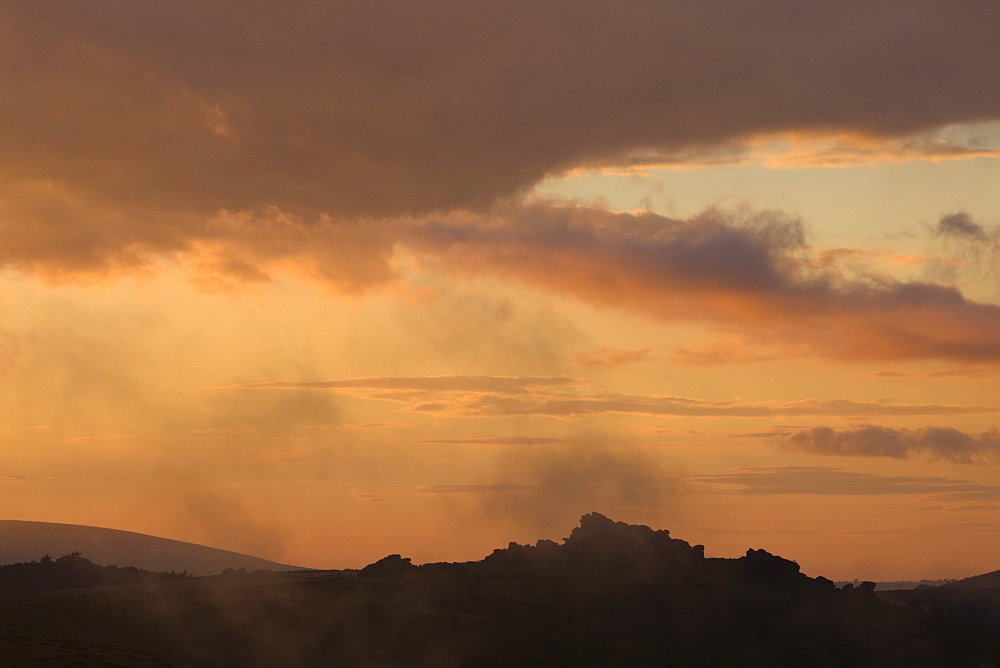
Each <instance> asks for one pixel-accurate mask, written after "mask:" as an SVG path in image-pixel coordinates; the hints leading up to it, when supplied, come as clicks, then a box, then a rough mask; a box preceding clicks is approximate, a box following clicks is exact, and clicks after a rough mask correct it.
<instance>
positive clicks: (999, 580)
mask: <svg viewBox="0 0 1000 668" xmlns="http://www.w3.org/2000/svg"><path fill="white" fill-rule="evenodd" d="M944 586H945V587H954V588H956V589H1000V571H992V572H990V573H983V574H982V575H973V576H972V577H970V578H965V579H964V580H959V581H958V582H950V583H948V584H946V585H944Z"/></svg>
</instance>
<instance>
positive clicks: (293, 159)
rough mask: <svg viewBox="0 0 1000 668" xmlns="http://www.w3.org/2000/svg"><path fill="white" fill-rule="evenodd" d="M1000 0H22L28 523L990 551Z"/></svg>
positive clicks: (347, 556)
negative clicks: (649, 535) (631, 531)
mask: <svg viewBox="0 0 1000 668" xmlns="http://www.w3.org/2000/svg"><path fill="white" fill-rule="evenodd" d="M997 20H1000V8H998V6H997V5H996V3H995V2H992V0H989V1H988V0H961V1H959V2H943V1H933V2H932V1H930V0H916V1H913V0H908V1H907V2H903V1H902V0H899V1H896V0H889V1H886V2H881V3H877V4H874V5H873V4H872V3H866V2H860V1H859V2H841V3H836V4H828V5H820V4H808V3H806V4H801V5H796V4H794V3H792V4H790V3H785V2H779V1H777V0H774V1H771V0H766V1H763V2H758V3H744V2H737V1H736V0H733V1H722V0H720V1H718V2H662V3H635V4H631V5H628V4H626V5H623V4H622V3H617V2H594V3H579V2H569V1H567V2H564V3H563V2H556V3H550V4H545V5H530V6H529V5H525V6H521V7H518V8H517V9H516V11H515V9H514V8H512V7H511V6H509V5H507V4H505V3H495V2H485V1H483V2H479V1H471V2H469V1H463V2H457V1H456V0H426V1H422V2H402V3H400V2H393V3H378V2H346V1H345V2H328V1H324V2H319V1H312V0H300V1H298V2H295V3H286V2H262V3H254V4H252V5H247V4H246V3H237V2H229V1H223V0H220V1H218V2H201V1H199V2H195V1H193V0H192V1H190V2H185V1H172V2H167V1H165V0H164V1H162V2H161V1H160V0H149V1H146V2H142V3H134V2H125V1H124V0H122V1H117V0H103V1H95V2H85V3H73V4H66V3H62V2H48V1H46V0H31V1H28V0H9V1H8V2H5V3H3V5H2V6H0V81H3V86H2V88H0V230H2V232H3V236H2V243H0V264H2V268H0V276H2V283H0V376H2V378H3V383H2V385H0V391H2V393H3V396H2V397H0V399H2V401H0V412H2V420H0V516H2V517H5V518H10V519H26V520H40V521H52V522H70V523H79V524H89V525H96V526H106V527H113V528H121V529H129V530H134V531H141V532H146V533H151V534H155V535H160V536H165V537H170V538H177V539H181V540H189V541H194V542H200V543H204V544H208V545H212V546H215V547H222V548H227V549H232V550H237V551H242V552H248V553H252V554H255V555H258V556H262V557H266V558H271V559H276V560H280V561H285V562H288V563H295V564H301V565H304V566H316V567H330V568H340V567H356V566H361V565H364V564H366V563H369V562H370V561H373V560H375V559H377V558H380V557H382V556H384V555H385V554H387V553H395V552H399V553H402V554H404V555H405V556H410V557H412V558H413V559H414V560H415V561H416V562H423V561H434V560H457V559H474V558H480V557H482V556H484V555H485V554H487V553H488V552H489V551H490V550H491V549H492V548H494V547H499V546H503V545H506V543H507V542H508V541H511V540H516V541H520V542H526V541H534V540H535V539H538V538H543V537H544V538H561V537H564V536H566V535H568V532H569V530H570V529H571V528H572V526H573V525H574V524H575V522H576V520H577V519H578V517H579V516H580V515H581V514H583V513H586V512H590V511H599V512H602V513H604V514H606V515H609V516H611V517H613V518H615V519H620V520H625V521H630V522H641V523H647V524H651V525H654V526H656V527H657V528H667V529H670V530H671V531H673V533H674V535H675V536H677V537H679V538H683V539H685V540H688V541H689V542H692V543H704V544H705V545H706V547H707V552H708V554H709V555H715V556H737V555H739V554H741V553H742V552H743V551H744V550H745V549H746V548H748V547H754V548H765V549H768V550H770V551H772V552H776V553H778V554H781V555H782V556H785V557H787V558H791V559H795V560H797V561H799V563H800V564H801V565H802V567H803V570H804V571H805V572H807V573H808V574H811V575H819V574H822V575H826V576H827V577H831V578H834V579H838V578H846V579H851V578H855V577H858V578H869V579H883V580H887V579H904V578H914V579H918V578H922V577H923V578H943V577H964V576H968V575H972V574H975V573H979V572H985V571H990V570H995V569H997V568H1000V542H998V541H996V539H995V536H996V534H997V531H998V529H1000V520H998V517H1000V513H998V511H1000V433H998V432H997V421H998V418H997V413H998V412H1000V401H998V400H997V398H996V397H997V396H1000V394H998V389H1000V383H998V380H1000V375H998V368H1000V367H998V361H1000V291H998V289H997V286H998V282H997V271H998V267H1000V264H998V261H1000V188H997V184H998V182H1000V44H998V42H997V40H996V36H995V34H994V30H993V29H992V26H995V25H997Z"/></svg>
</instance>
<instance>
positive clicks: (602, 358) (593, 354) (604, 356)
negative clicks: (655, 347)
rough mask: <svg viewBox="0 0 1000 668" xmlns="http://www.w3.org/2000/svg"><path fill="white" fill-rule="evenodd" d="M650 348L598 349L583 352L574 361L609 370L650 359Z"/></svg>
mask: <svg viewBox="0 0 1000 668" xmlns="http://www.w3.org/2000/svg"><path fill="white" fill-rule="evenodd" d="M650 352H652V351H651V350H650V349H649V348H642V349H641V350H619V349H616V348H598V349H597V350H589V351H586V352H582V353H580V354H579V355H577V356H576V357H574V358H573V361H574V362H576V363H577V364H579V365H580V366H584V367H597V368H608V367H617V366H622V365H624V364H630V363H634V362H643V361H645V360H648V359H650Z"/></svg>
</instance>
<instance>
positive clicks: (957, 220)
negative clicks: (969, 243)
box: [935, 211, 987, 240]
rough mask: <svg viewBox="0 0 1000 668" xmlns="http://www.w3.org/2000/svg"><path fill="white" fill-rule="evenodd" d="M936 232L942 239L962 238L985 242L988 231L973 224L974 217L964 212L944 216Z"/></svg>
mask: <svg viewBox="0 0 1000 668" xmlns="http://www.w3.org/2000/svg"><path fill="white" fill-rule="evenodd" d="M935 232H936V233H937V235H938V236H942V237H962V238H967V239H976V240H985V239H987V235H986V230H984V229H983V228H982V227H980V226H979V225H978V224H976V223H975V222H973V220H972V217H971V216H969V214H968V213H966V212H964V211H959V212H958V213H950V214H948V215H945V216H942V217H941V219H940V220H939V221H938V224H937V228H936V229H935Z"/></svg>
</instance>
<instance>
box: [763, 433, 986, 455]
mask: <svg viewBox="0 0 1000 668" xmlns="http://www.w3.org/2000/svg"><path fill="white" fill-rule="evenodd" d="M780 442H781V443H782V444H783V445H784V446H786V447H788V448H791V449H793V450H800V451H802V452H810V453H814V454H819V455H842V456H854V457H891V458H893V459H911V458H913V457H927V458H929V459H934V460H945V461H951V462H957V463H961V464H972V463H977V462H997V461H1000V432H998V431H997V430H996V429H993V430H991V431H986V432H982V433H979V434H968V433H966V432H963V431H959V430H958V429H954V428H951V427H924V428H923V429H894V428H891V427H880V426H877V425H865V426H863V427H857V428H854V429H842V430H835V429H831V428H830V427H812V428H810V429H803V430H800V431H796V432H794V433H791V434H788V435H787V436H782V437H781V440H780Z"/></svg>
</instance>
